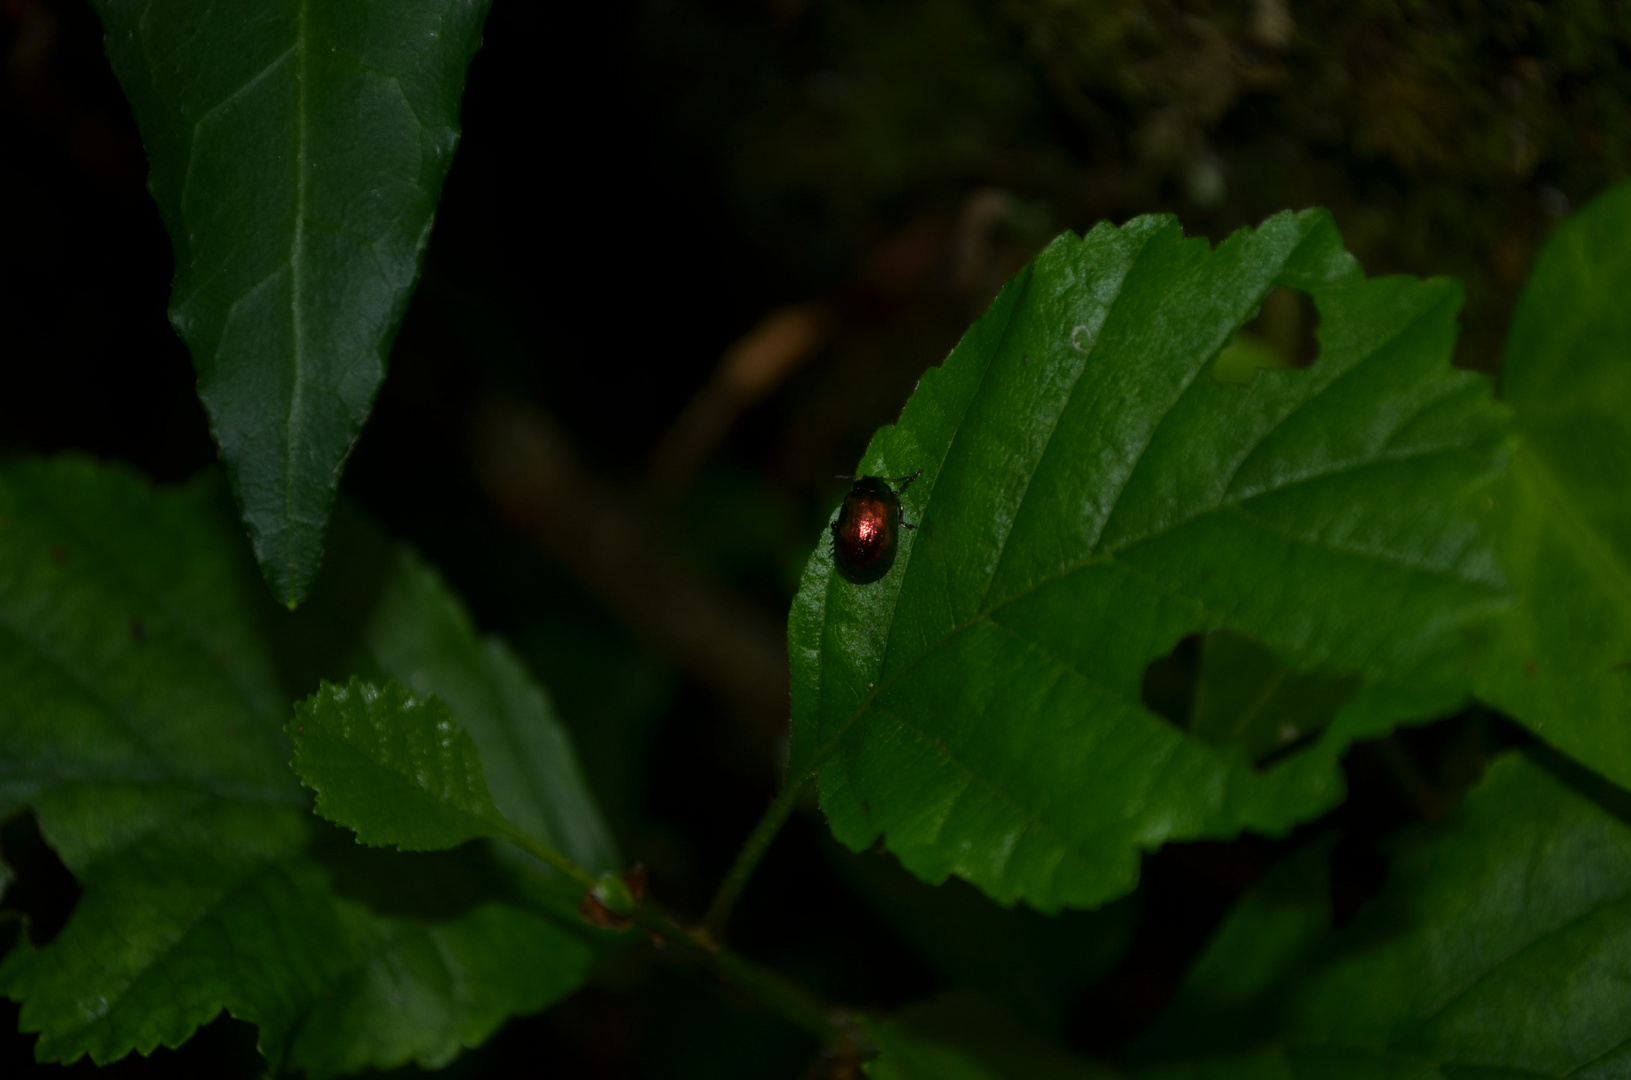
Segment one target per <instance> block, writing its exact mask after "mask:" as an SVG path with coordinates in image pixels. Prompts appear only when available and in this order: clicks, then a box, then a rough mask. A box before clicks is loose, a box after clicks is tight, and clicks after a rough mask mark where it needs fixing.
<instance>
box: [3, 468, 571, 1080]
mask: <svg viewBox="0 0 1631 1080" xmlns="http://www.w3.org/2000/svg"><path fill="white" fill-rule="evenodd" d="M242 548H243V544H242V539H241V535H240V534H239V533H238V529H237V525H236V522H235V521H233V519H232V517H231V515H230V512H229V511H224V510H223V508H221V506H220V500H219V498H218V497H217V493H216V491H215V490H214V488H213V486H212V485H209V484H194V485H191V486H189V487H188V488H185V489H182V490H179V491H177V490H163V491H154V490H153V489H152V488H151V487H149V486H148V485H147V484H146V482H145V481H143V480H141V479H140V478H139V477H136V476H134V475H133V474H131V473H130V472H128V471H126V470H124V469H121V468H116V467H111V466H97V465H93V464H91V463H88V462H86V461H83V460H79V459H71V458H68V459H58V460H55V461H52V462H48V463H38V462H31V463H23V464H20V465H15V466H11V467H8V468H6V469H4V470H0V815H4V814H8V813H11V812H13V811H15V810H18V809H20V808H23V807H31V808H32V809H33V811H34V814H35V816H36V819H37V820H38V822H39V827H40V832H41V835H42V836H43V837H44V838H45V840H46V841H47V842H48V843H49V844H50V845H51V847H52V848H53V849H55V850H56V852H57V853H58V855H59V856H60V857H61V858H62V861H63V863H64V864H65V865H66V866H67V867H68V869H69V870H70V871H72V872H73V874H74V876H75V877H76V878H77V879H78V880H79V882H80V884H81V885H82V886H83V889H84V892H83V895H82V896H81V898H80V900H79V902H78V904H77V906H76V907H75V909H74V912H73V915H72V917H71V918H70V919H69V921H68V923H67V925H66V926H65V927H64V928H63V930H62V931H61V932H60V933H59V934H58V935H57V937H56V938H54V939H53V940H52V941H51V943H50V944H49V945H46V946H43V947H35V946H33V945H31V944H29V943H27V942H24V943H22V944H20V945H18V946H17V947H16V948H14V949H13V950H12V951H11V952H10V953H9V954H8V955H7V956H6V957H5V959H4V961H3V962H0V992H4V993H6V994H7V995H9V996H10V997H11V998H13V999H14V1000H17V1001H20V1002H22V1014H21V1025H22V1027H23V1029H24V1030H25V1031H31V1032H39V1033H40V1038H39V1040H38V1042H37V1044H36V1053H37V1055H38V1056H39V1057H40V1059H41V1060H55V1061H65V1062H66V1061H73V1060H75V1059H77V1058H79V1057H81V1056H84V1055H86V1054H88V1055H90V1057H91V1058H92V1060H94V1061H96V1062H98V1063H105V1062H107V1061H111V1060H114V1059H116V1058H118V1057H121V1056H123V1055H125V1054H127V1053H129V1052H130V1051H132V1050H137V1051H141V1052H144V1053H145V1052H148V1051H151V1050H152V1049H153V1048H154V1047H156V1046H159V1045H166V1046H174V1045H177V1044H179V1043H180V1042H182V1041H184V1040H185V1039H187V1038H188V1037H189V1036H190V1035H191V1034H192V1032H193V1031H194V1030H195V1029H196V1028H197V1027H198V1026H199V1025H200V1024H203V1023H206V1022H208V1021H209V1020H210V1019H212V1018H213V1017H215V1016H216V1015H217V1014H218V1013H219V1012H220V1011H221V1010H222V1009H223V1008H224V1009H226V1010H228V1011H229V1012H231V1013H232V1015H234V1016H236V1017H239V1018H241V1019H245V1020H248V1021H250V1022H253V1023H255V1024H258V1025H259V1027H260V1046H261V1049H262V1052H263V1053H264V1054H265V1055H266V1057H267V1060H268V1061H269V1062H270V1063H271V1064H272V1066H273V1067H274V1069H276V1068H277V1067H280V1066H281V1065H289V1066H291V1067H300V1068H304V1069H306V1070H307V1071H308V1072H310V1073H311V1074H313V1075H315V1076H328V1075H333V1074H335V1073H337V1072H340V1071H345V1070H350V1069H355V1068H359V1067H363V1066H366V1065H375V1066H380V1067H391V1066H395V1065H400V1064H404V1063H407V1062H409V1061H415V1062H418V1063H420V1064H422V1065H426V1066H433V1065H437V1064H441V1063H445V1062H446V1061H448V1060H449V1059H450V1058H451V1057H453V1056H454V1055H455V1054H456V1053H457V1052H458V1050H459V1048H460V1047H461V1046H468V1045H473V1044H474V1043H476V1042H479V1041H481V1039H483V1038H485V1037H486V1036H487V1035H489V1034H491V1032H492V1031H493V1030H494V1029H495V1028H496V1027H497V1026H498V1025H499V1024H500V1023H501V1022H502V1021H503V1019H504V1018H505V1017H507V1016H509V1015H513V1014H515V1013H518V1012H528V1011H534V1010H536V1009H539V1008H542V1007H544V1006H545V1005H547V1004H548V1003H549V1002H550V1001H552V1000H555V999H556V998H558V997H560V996H561V995H562V994H564V993H566V992H568V991H569V990H570V989H572V988H573V987H575V986H576V985H577V984H578V983H579V982H580V981H581V980H582V978H583V977H584V975H585V974H586V972H587V969H588V965H589V963H590V961H591V959H592V954H591V951H590V949H589V948H588V946H587V945H586V944H585V943H584V942H583V940H582V939H581V938H580V937H578V936H577V935H576V934H575V933H573V932H569V931H568V930H566V929H563V928H562V927H561V926H560V925H559V924H557V923H556V922H554V921H552V919H551V918H550V917H548V916H547V915H546V914H544V913H543V912H540V911H538V910H534V909H533V908H531V907H530V906H527V905H524V904H522V903H520V902H518V901H517V900H515V899H514V889H512V888H511V887H510V886H509V885H508V884H507V881H508V878H507V876H506V873H505V872H504V871H502V870H501V868H498V867H496V866H493V865H492V864H491V863H490V861H489V862H487V863H482V862H480V860H479V859H478V860H476V862H475V863H473V864H472V867H471V869H470V872H468V873H462V874H460V875H459V877H458V879H457V880H460V881H466V882H475V883H476V885H479V888H478V887H476V885H471V886H470V888H469V889H467V890H466V893H465V894H461V895H459V896H457V897H454V898H451V899H450V898H445V897H444V898H442V899H440V900H438V901H437V902H436V903H425V902H422V901H421V900H420V899H418V898H414V897H411V896H410V893H411V892H412V890H411V889H407V888H404V887H402V886H401V885H400V884H397V885H392V884H390V882H388V881H387V880H386V878H384V877H381V873H382V872H384V871H388V872H389V874H388V876H394V877H395V878H397V879H401V880H402V881H405V882H409V883H411V882H414V881H423V880H426V879H427V878H430V877H431V876H432V875H430V874H427V872H426V864H423V863H416V862H414V861H413V860H416V859H418V860H424V859H430V858H443V857H442V856H436V857H432V856H409V855H395V854H389V853H384V852H371V851H370V850H369V849H367V848H363V847H359V846H358V845H356V844H355V843H352V842H350V841H349V840H346V841H345V842H344V843H343V844H334V843H333V842H332V839H333V838H337V836H338V834H336V833H335V832H334V830H332V829H331V828H330V827H329V826H326V825H323V824H322V823H321V822H319V821H318V820H317V819H315V818H314V817H313V816H312V815H311V813H310V811H309V809H308V807H309V797H308V796H307V794H306V793H305V792H304V791H303V790H302V789H301V788H300V786H299V782H298V781H297V780H296V778H295V776H294V774H293V773H292V772H291V771H290V770H289V767H288V764H287V763H288V760H289V748H288V744H287V742H286V741H285V739H284V737H283V732H282V729H283V725H284V721H285V718H286V716H287V711H286V710H287V705H286V704H285V702H287V700H288V698H287V697H286V696H285V695H284V692H283V691H282V689H281V688H280V686H279V684H278V680H277V675H276V672H275V669H274V666H273V663H272V659H271V654H270V652H269V650H268V649H267V647H266V643H265V642H264V640H263V639H262V636H261V626H262V625H263V623H264V620H265V614H266V613H265V611H264V609H265V608H266V607H268V606H269V605H268V604H267V601H266V599H265V590H264V588H263V587H262V586H261V585H260V582H259V580H258V575H256V574H255V571H254V568H253V566H252V565H250V564H249V563H248V562H247V560H245V559H244V558H243V554H244V553H243V551H242ZM477 854H478V855H479V852H478V853H477ZM367 860H373V861H371V862H370V861H367ZM380 860H384V862H381V861H380ZM481 875H485V878H484V879H483V880H482V881H478V880H477V879H478V877H480V876H481ZM448 884H449V879H448V878H447V877H446V876H443V877H440V878H438V879H437V886H436V890H435V891H436V892H437V893H447V892H448V891H449V890H448ZM381 894H382V895H384V896H385V897H386V898H387V899H388V900H389V902H387V903H381V902H380V901H379V899H378V896H379V895H381Z"/></svg>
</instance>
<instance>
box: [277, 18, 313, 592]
mask: <svg viewBox="0 0 1631 1080" xmlns="http://www.w3.org/2000/svg"><path fill="white" fill-rule="evenodd" d="M309 3H310V0H297V6H296V9H295V10H296V17H295V43H294V64H295V75H294V85H295V216H294V233H293V235H292V237H291V238H290V241H289V308H290V315H291V318H292V321H293V328H294V386H293V387H292V388H291V390H290V393H289V422H288V440H287V442H286V444H285V446H286V449H285V451H284V463H283V467H284V481H285V482H284V494H283V512H284V518H285V526H286V527H287V528H288V529H290V530H292V529H293V528H294V520H295V511H294V496H295V441H296V439H297V438H298V437H299V436H298V432H299V430H300V428H299V425H298V424H297V423H296V421H297V420H298V419H299V417H300V414H301V413H302V412H303V411H304V410H303V409H302V408H301V404H302V402H303V401H304V400H305V391H306V320H305V314H304V311H303V309H302V307H301V289H300V284H301V274H300V265H301V259H302V257H303V255H304V254H305V243H306V53H307V51H308V49H307V46H308V44H309V43H308V41H307V40H306V13H307V5H308V4H309ZM287 548H288V554H287V555H286V556H285V558H284V571H285V572H286V573H287V574H288V575H289V580H291V581H293V580H295V579H296V577H297V575H298V571H299V566H298V565H297V563H296V560H295V555H294V553H295V551H296V545H295V544H294V542H293V537H292V536H291V537H290V541H289V543H288V545H287ZM293 606H294V605H293V604H292V603H291V604H290V607H291V608H292V607H293Z"/></svg>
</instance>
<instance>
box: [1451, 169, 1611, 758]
mask: <svg viewBox="0 0 1631 1080" xmlns="http://www.w3.org/2000/svg"><path fill="white" fill-rule="evenodd" d="M1627 295H1631V184H1622V185H1621V186H1619V187H1617V188H1614V189H1613V190H1611V191H1610V192H1609V193H1608V194H1606V195H1603V196H1601V197H1600V198H1598V199H1597V200H1596V201H1594V202H1592V203H1591V204H1590V205H1589V206H1587V207H1586V208H1585V209H1583V210H1581V211H1580V212H1579V213H1578V214H1575V215H1574V216H1573V217H1571V218H1569V220H1567V221H1565V222H1564V223H1563V224H1562V225H1561V226H1559V227H1558V230H1557V232H1556V233H1555V234H1553V236H1552V238H1551V239H1550V240H1549V241H1548V242H1547V244H1546V247H1545V249H1544V250H1543V251H1542V252H1541V255H1540V258H1539V259H1538V260H1537V262H1536V264H1535V269H1534V271H1533V273H1532V274H1531V275H1530V278H1529V283H1528V285H1527V286H1526V287H1525V289H1524V293H1523V297H1522V298H1521V299H1520V301H1519V303H1518V309H1517V312H1516V314H1515V315H1514V316H1513V320H1512V329H1511V332H1510V333H1509V334H1508V336H1507V345H1506V357H1505V360H1504V362H1503V365H1502V368H1501V395H1502V397H1503V398H1504V399H1505V400H1506V402H1507V403H1508V404H1510V405H1511V406H1512V410H1513V412H1514V413H1515V414H1516V416H1517V421H1518V427H1519V428H1520V429H1521V431H1522V432H1523V442H1522V443H1521V444H1520V445H1519V447H1518V450H1517V454H1516V457H1515V460H1514V461H1513V466H1512V470H1511V472H1510V474H1509V475H1508V476H1507V477H1506V478H1505V480H1504V481H1503V482H1502V483H1501V484H1500V485H1499V486H1498V487H1497V488H1496V489H1495V490H1494V491H1492V492H1491V503H1490V513H1489V514H1488V518H1489V523H1488V528H1489V529H1490V531H1491V533H1492V534H1493V535H1495V536H1496V537H1497V538H1498V544H1499V551H1500V555H1501V557H1502V559H1503V560H1504V561H1505V563H1506V566H1507V569H1508V571H1509V573H1510V574H1511V577H1512V581H1513V584H1514V585H1515V586H1516V588H1517V591H1518V593H1519V596H1520V598H1521V602H1520V603H1519V604H1518V605H1517V606H1516V607H1515V608H1514V609H1513V610H1512V611H1511V612H1510V613H1509V614H1507V615H1506V616H1505V617H1504V618H1503V619H1502V620H1501V621H1500V622H1499V623H1498V624H1497V626H1496V630H1495V633H1494V635H1493V640H1492V641H1491V643H1490V647H1489V649H1488V650H1487V651H1486V653H1485V654H1484V656H1483V658H1482V662H1481V663H1480V665H1479V667H1478V672H1477V691H1478V695H1479V697H1481V698H1483V699H1484V700H1485V701H1488V702H1489V703H1490V704H1492V705H1494V706H1496V707H1497V708H1499V709H1501V710H1502V711H1503V712H1506V713H1508V714H1509V715H1511V716H1513V717H1514V718H1516V719H1517V720H1519V721H1521V722H1522V723H1524V724H1526V725H1528V726H1529V727H1530V728H1532V729H1533V730H1534V731H1535V733H1536V734H1538V735H1539V736H1541V738H1543V739H1546V740H1547V741H1548V742H1550V743H1551V744H1552V745H1554V746H1556V747H1558V748H1559V749H1561V750H1564V751H1565V752H1567V753H1570V754H1573V755H1574V756H1575V757H1576V758H1578V759H1579V760H1580V761H1582V762H1584V763H1586V764H1587V765H1589V766H1591V767H1592V768H1593V769H1596V770H1598V771H1599V772H1601V773H1602V774H1603V775H1604V776H1608V777H1610V778H1612V779H1613V780H1615V781H1616V782H1618V783H1619V784H1621V785H1622V786H1631V498H1627V490H1628V485H1627V477H1631V310H1628V309H1627V307H1626V304H1625V298H1626V296H1627Z"/></svg>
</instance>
